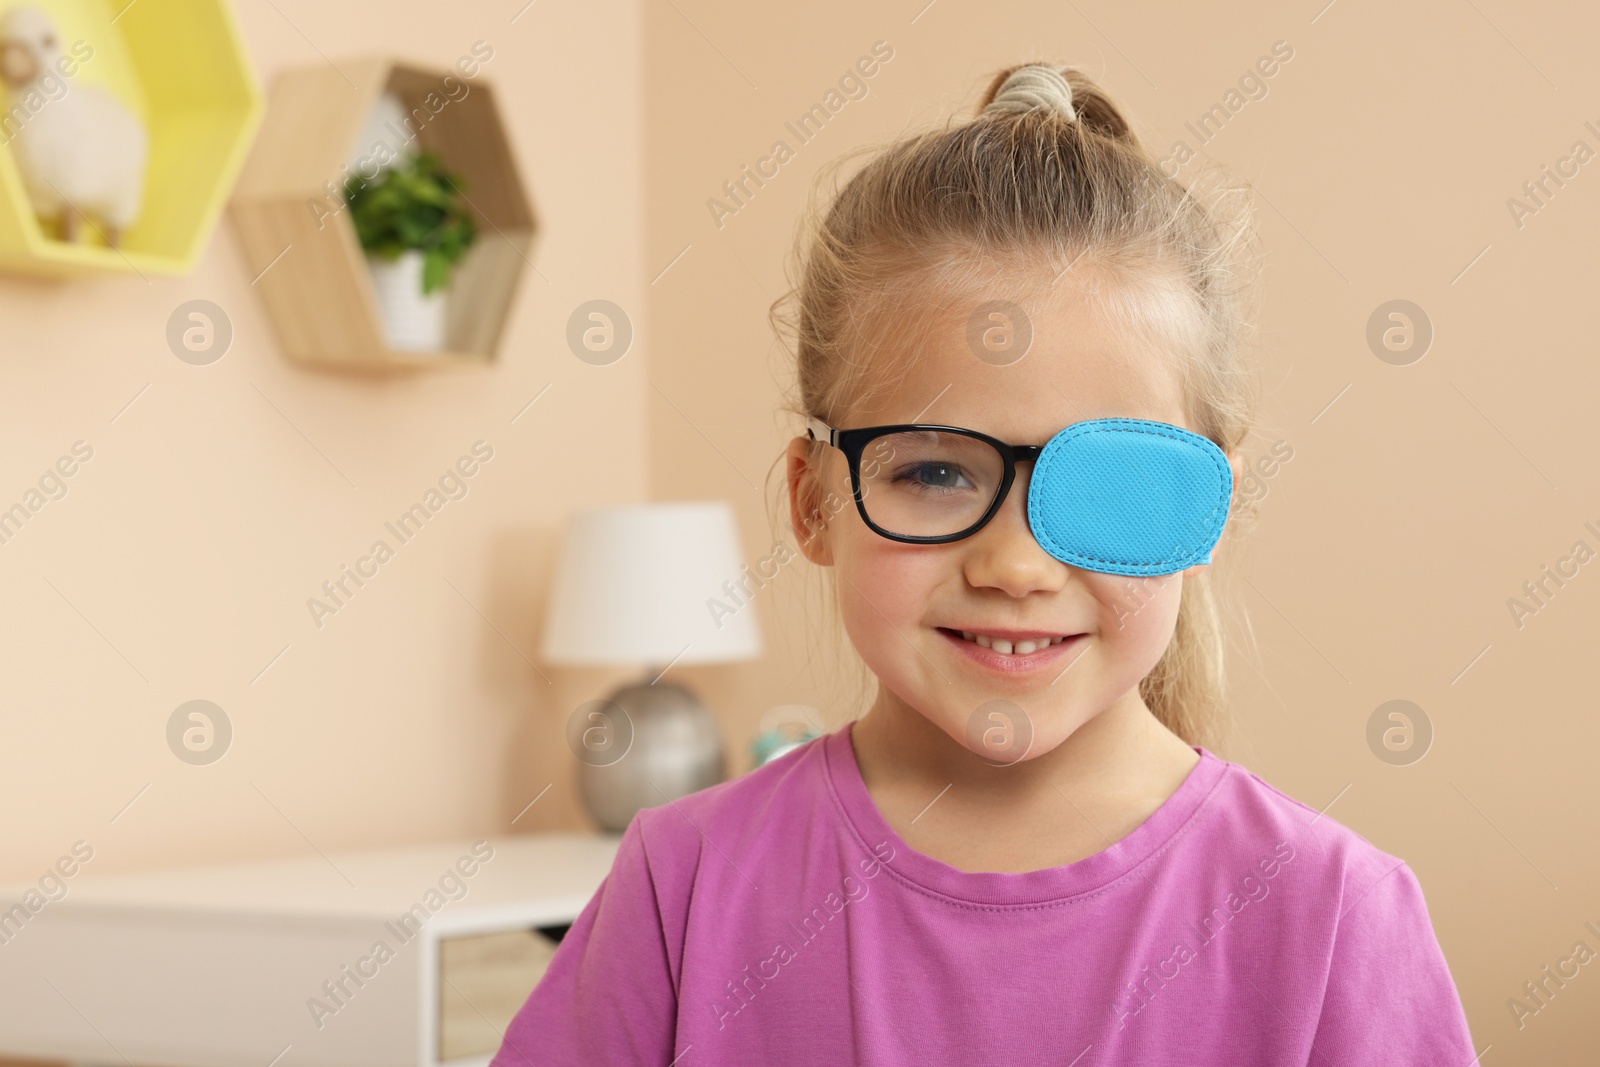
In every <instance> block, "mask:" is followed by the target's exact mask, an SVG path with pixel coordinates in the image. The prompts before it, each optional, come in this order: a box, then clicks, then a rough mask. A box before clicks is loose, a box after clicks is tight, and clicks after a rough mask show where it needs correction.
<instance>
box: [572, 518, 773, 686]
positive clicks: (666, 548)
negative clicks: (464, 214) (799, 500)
mask: <svg viewBox="0 0 1600 1067" xmlns="http://www.w3.org/2000/svg"><path fill="white" fill-rule="evenodd" d="M744 568H745V560H744V553H743V552H742V551H741V550H740V546H739V530H738V526H737V524H736V522H735V520H734V515H733V509H732V508H731V507H729V506H728V505H727V504H726V503H724V502H722V501H719V500H712V501H691V502H674V503H661V504H639V505H630V506H626V507H612V508H601V509H599V510H596V511H590V512H586V513H584V514H581V515H577V516H575V517H574V518H573V519H572V521H571V522H570V524H569V525H568V528H567V539H566V543H565V544H564V545H563V546H562V550H561V559H560V561H559V563H558V564H557V568H556V576H555V584H554V588H553V589H552V590H551V594H550V605H549V611H548V612H547V613H546V615H545V627H544V647H543V656H544V658H545V659H546V660H548V661H550V662H552V663H569V664H591V665H616V664H637V665H641V666H652V665H660V666H665V665H666V664H667V663H669V662H674V661H675V662H676V664H678V665H682V664H687V663H725V662H729V661H732V660H744V659H754V658H756V657H757V656H759V655H760V654H761V633H760V630H759V629H758V628H757V626H756V609H755V605H754V604H753V603H751V602H750V597H749V596H748V595H747V594H746V590H751V591H753V590H754V589H755V588H756V584H757V583H758V582H759V581H760V579H759V578H754V579H752V580H751V581H749V582H746V583H745V587H744V588H743V589H741V588H740V585H739V582H740V579H741V577H742V576H743V571H744ZM728 583H732V584H731V585H729V584H728ZM730 590H731V591H730ZM718 605H720V607H719V606H718ZM684 646H688V648H687V650H685V647H684ZM679 653H682V655H681V656H680V655H679Z"/></svg>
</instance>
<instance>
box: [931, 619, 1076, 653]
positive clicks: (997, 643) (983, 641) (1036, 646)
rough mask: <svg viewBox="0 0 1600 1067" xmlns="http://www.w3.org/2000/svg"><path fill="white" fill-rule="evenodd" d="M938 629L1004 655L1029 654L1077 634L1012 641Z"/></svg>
mask: <svg viewBox="0 0 1600 1067" xmlns="http://www.w3.org/2000/svg"><path fill="white" fill-rule="evenodd" d="M938 629H939V630H940V631H941V632H943V633H945V634H948V635H950V636H951V637H960V638H961V639H962V640H963V641H968V642H971V643H973V644H977V645H982V646H983V647H984V648H987V649H991V650H992V651H995V652H998V653H1000V654H1001V655H1004V656H1030V655H1033V654H1034V653H1035V652H1041V651H1043V650H1044V649H1047V648H1050V647H1051V646H1052V645H1059V644H1061V642H1063V641H1068V640H1071V639H1072V638H1074V637H1076V636H1078V635H1077V634H1053V635H1049V634H1040V635H1038V636H1035V637H1029V638H1024V639H1022V640H1020V641H1014V640H1008V639H1006V638H1003V637H991V636H990V635H988V634H983V633H974V632H973V631H971V630H952V629H951V628H949V627H948V626H940V627H938Z"/></svg>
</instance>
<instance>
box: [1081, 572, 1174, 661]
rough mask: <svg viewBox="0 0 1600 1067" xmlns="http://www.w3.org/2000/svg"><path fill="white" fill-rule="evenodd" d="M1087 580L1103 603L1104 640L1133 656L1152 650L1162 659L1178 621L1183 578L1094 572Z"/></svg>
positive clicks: (1101, 614) (1102, 636)
mask: <svg viewBox="0 0 1600 1067" xmlns="http://www.w3.org/2000/svg"><path fill="white" fill-rule="evenodd" d="M1086 580H1087V581H1088V583H1089V585H1090V588H1091V590H1092V592H1093V593H1094V596H1095V600H1096V601H1097V602H1098V603H1099V605H1100V636H1101V638H1102V640H1104V641H1105V642H1107V643H1109V644H1111V645H1114V646H1119V647H1122V648H1124V649H1125V650H1127V651H1128V652H1129V653H1130V654H1134V655H1138V654H1140V653H1146V652H1149V651H1151V650H1152V649H1153V651H1154V654H1155V656H1156V658H1159V657H1160V655H1161V653H1162V652H1163V651H1164V650H1165V649H1166V647H1167V643H1168V642H1169V641H1170V640H1171V638H1172V630H1173V627H1174V625H1176V623H1177V618H1178V603H1179V600H1180V598H1181V596H1182V593H1183V579H1182V577H1181V576H1180V575H1176V574H1170V575H1162V576H1160V577H1154V578H1134V577H1128V576H1125V575H1116V574H1095V575H1092V576H1089V577H1088V578H1087V579H1086Z"/></svg>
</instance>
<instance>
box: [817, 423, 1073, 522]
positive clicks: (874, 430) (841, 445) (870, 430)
mask: <svg viewBox="0 0 1600 1067" xmlns="http://www.w3.org/2000/svg"><path fill="white" fill-rule="evenodd" d="M895 433H946V434H956V435H958V436H961V437H970V438H973V439H974V440H977V441H982V442H983V443H984V444H986V445H989V446H990V447H991V448H993V449H994V450H995V451H996V452H998V453H999V454H1000V458H1001V459H1002V460H1004V461H1005V465H1006V469H1005V473H1004V474H1003V475H1002V476H1001V478H1000V488H999V490H998V491H997V492H996V493H995V495H994V501H993V502H992V503H990V505H989V510H987V511H985V512H984V513H983V515H982V516H981V517H979V519H978V520H977V521H976V522H974V523H973V524H972V525H971V526H968V527H967V528H966V529H965V530H959V531H957V532H956V533H953V534H937V535H927V536H919V535H916V534H898V533H892V532H890V531H888V530H885V529H884V528H883V527H882V526H879V525H878V524H877V523H875V522H873V521H872V516H870V515H868V514H867V503H866V500H865V499H864V498H863V496H864V495H863V493H862V491H861V456H862V453H864V452H865V451H866V450H867V446H868V445H870V444H871V443H872V442H873V441H876V440H877V439H878V438H880V437H887V436H888V435H890V434H895ZM806 436H808V437H810V438H811V439H812V440H813V441H821V442H823V443H824V444H828V445H832V446H833V447H834V448H837V449H838V450H839V451H841V452H843V453H844V457H845V459H846V460H848V461H849V463H850V488H851V491H852V494H853V495H854V496H855V498H856V511H857V512H859V513H860V514H861V521H862V522H864V523H866V524H867V526H868V528H869V529H871V530H872V532H873V533H875V534H877V535H878V536H879V537H886V538H888V539H889V540H891V541H899V542H901V543H902V544H908V545H944V544H949V543H950V542H952V541H961V540H964V539H965V538H968V537H971V536H972V535H973V534H975V533H977V532H978V531H979V530H981V529H983V528H984V527H985V526H987V525H988V524H989V520H990V519H992V518H994V517H995V516H996V515H998V514H999V513H1000V506H1001V505H1002V504H1004V503H1005V502H1006V496H1007V495H1008V494H1009V493H1010V492H1011V483H1012V482H1014V481H1016V478H1017V464H1018V463H1032V462H1034V461H1035V460H1037V459H1038V458H1039V453H1040V452H1043V451H1044V447H1045V446H1044V445H1010V444H1007V443H1006V442H1004V441H1002V440H1000V439H999V438H998V437H990V436H989V435H988V434H986V433H979V432H978V431H977V430H969V429H966V428H965V427H962V426H942V425H939V424H938V423H931V422H902V423H896V424H894V425H891V426H862V427H859V428H857V429H853V430H836V429H834V428H833V427H832V426H829V425H828V424H827V423H825V422H823V421H822V420H821V419H819V418H815V417H812V418H808V419H807V420H806Z"/></svg>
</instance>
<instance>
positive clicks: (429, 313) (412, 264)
mask: <svg viewBox="0 0 1600 1067" xmlns="http://www.w3.org/2000/svg"><path fill="white" fill-rule="evenodd" d="M367 267H368V269H369V270H370V272H371V274H372V294H373V296H374V297H376V298H377V301H378V318H379V319H381V320H382V322H383V332H384V336H385V337H386V338H387V340H388V342H389V346H390V347H391V348H395V349H400V350H404V351H408V352H438V351H442V350H443V349H444V323H445V317H444V312H445V298H446V295H447V289H448V287H446V288H444V289H436V290H434V291H433V292H431V293H428V294H427V295H423V292H422V253H421V252H418V251H417V250H415V249H410V250H408V251H405V252H402V253H400V258H398V259H396V260H393V261H390V260H386V259H380V258H378V257H377V256H368V257H367Z"/></svg>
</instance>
